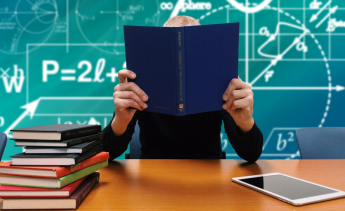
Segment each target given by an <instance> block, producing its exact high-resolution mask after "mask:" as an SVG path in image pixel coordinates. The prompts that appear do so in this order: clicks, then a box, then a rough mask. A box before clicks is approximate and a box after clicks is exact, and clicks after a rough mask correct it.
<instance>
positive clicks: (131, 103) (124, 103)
mask: <svg viewBox="0 0 345 211" xmlns="http://www.w3.org/2000/svg"><path fill="white" fill-rule="evenodd" d="M114 104H115V109H120V110H122V109H127V108H129V107H131V108H136V109H138V110H140V111H142V110H144V109H143V108H142V107H141V106H140V105H139V104H138V103H137V102H136V101H135V100H133V99H121V98H116V99H115V102H114Z"/></svg>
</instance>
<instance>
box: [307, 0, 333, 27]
mask: <svg viewBox="0 0 345 211" xmlns="http://www.w3.org/2000/svg"><path fill="white" fill-rule="evenodd" d="M331 2H332V1H329V2H327V4H325V5H324V6H323V7H322V8H321V9H320V10H319V11H318V12H317V13H316V14H314V15H312V16H311V18H310V20H309V22H310V23H311V22H313V21H315V20H316V19H317V18H318V16H319V15H320V13H321V12H322V11H324V10H325V9H326V7H327V6H328V5H329V4H330V3H331Z"/></svg>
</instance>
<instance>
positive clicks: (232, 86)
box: [223, 78, 250, 101]
mask: <svg viewBox="0 0 345 211" xmlns="http://www.w3.org/2000/svg"><path fill="white" fill-rule="evenodd" d="M248 86H250V85H249V84H246V83H245V82H243V81H242V80H241V79H239V78H233V79H232V80H231V81H230V83H229V85H228V87H227V88H226V90H225V92H224V94H223V100H224V101H227V100H228V99H229V97H230V93H231V91H232V90H236V89H245V88H247V87H248Z"/></svg>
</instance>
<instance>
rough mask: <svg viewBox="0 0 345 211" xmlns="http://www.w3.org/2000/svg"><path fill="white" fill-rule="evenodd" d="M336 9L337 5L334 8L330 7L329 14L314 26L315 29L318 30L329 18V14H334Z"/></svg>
mask: <svg viewBox="0 0 345 211" xmlns="http://www.w3.org/2000/svg"><path fill="white" fill-rule="evenodd" d="M337 9H338V5H337V6H335V7H332V8H331V9H330V10H329V13H328V14H327V15H326V16H325V17H324V18H323V19H322V20H321V21H320V22H319V23H318V24H317V25H316V26H315V27H316V28H319V26H320V25H321V24H322V23H323V22H324V21H325V20H326V19H327V18H328V17H329V16H331V14H334V13H335V12H336V11H337Z"/></svg>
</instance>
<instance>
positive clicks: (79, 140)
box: [62, 134, 103, 147]
mask: <svg viewBox="0 0 345 211" xmlns="http://www.w3.org/2000/svg"><path fill="white" fill-rule="evenodd" d="M102 138H103V135H102V134H97V135H93V136H88V137H82V138H76V139H73V140H65V141H62V142H63V143H66V144H67V147H70V146H74V145H77V144H81V143H85V142H89V141H94V140H102Z"/></svg>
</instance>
